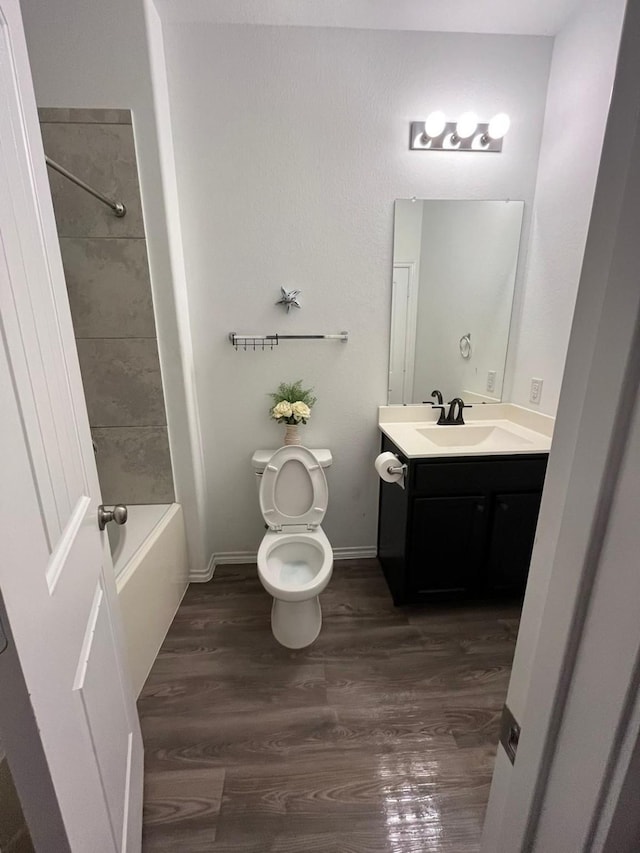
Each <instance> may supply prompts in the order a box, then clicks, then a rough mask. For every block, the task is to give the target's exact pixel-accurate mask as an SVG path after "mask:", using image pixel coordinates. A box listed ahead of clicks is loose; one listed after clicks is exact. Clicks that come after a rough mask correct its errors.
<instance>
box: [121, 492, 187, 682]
mask: <svg viewBox="0 0 640 853" xmlns="http://www.w3.org/2000/svg"><path fill="white" fill-rule="evenodd" d="M107 531H108V534H109V547H110V550H111V556H112V559H113V568H114V572H115V576H116V588H117V590H118V600H119V601H120V608H121V611H122V620H123V623H124V633H125V643H126V647H127V653H128V656H129V664H130V670H131V677H132V680H133V688H134V691H135V695H136V696H138V695H139V693H140V690H141V689H142V686H143V684H144V682H145V680H146V678H147V675H148V674H149V670H150V669H151V666H152V664H153V662H154V660H155V658H156V655H157V654H158V650H159V649H160V646H161V645H162V641H163V640H164V638H165V636H166V633H167V631H168V629H169V626H170V625H171V621H172V619H173V617H174V615H175V612H176V610H177V609H178V605H179V604H180V601H181V600H182V596H183V595H184V592H185V589H186V588H187V577H188V573H189V568H188V563H187V547H186V540H185V532H184V520H183V517H182V507H181V506H180V504H176V503H174V504H149V505H140V506H129V517H128V519H127V523H126V524H124V525H122V526H121V527H118V526H117V525H116V524H109V525H107Z"/></svg>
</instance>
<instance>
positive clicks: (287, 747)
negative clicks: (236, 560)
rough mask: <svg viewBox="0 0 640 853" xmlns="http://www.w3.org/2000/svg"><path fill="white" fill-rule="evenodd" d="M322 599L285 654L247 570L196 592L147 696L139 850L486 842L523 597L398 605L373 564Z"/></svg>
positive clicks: (338, 580)
mask: <svg viewBox="0 0 640 853" xmlns="http://www.w3.org/2000/svg"><path fill="white" fill-rule="evenodd" d="M321 601H322V609H323V617H324V621H323V627H322V632H321V634H320V637H319V638H318V640H317V641H316V642H315V643H314V644H313V645H312V646H311V647H310V648H308V649H303V650H301V651H290V650H287V649H284V648H282V647H281V646H279V645H278V644H277V643H276V641H275V640H274V639H273V637H272V635H271V630H270V625H269V610H270V605H271V599H270V597H269V596H268V595H267V593H266V592H265V591H264V589H263V588H262V586H261V585H260V582H259V581H258V578H257V574H256V567H255V566H221V567H219V568H218V569H217V570H216V576H215V578H214V580H213V581H211V582H210V583H208V584H194V585H192V586H191V587H190V588H189V590H188V592H187V594H186V596H185V599H184V602H183V603H182V605H181V606H180V609H179V611H178V613H177V615H176V618H175V620H174V622H173V625H172V626H171V629H170V631H169V634H168V636H167V639H166V641H165V643H164V645H163V646H162V649H161V651H160V654H159V656H158V659H157V661H156V663H155V664H154V667H153V669H152V671H151V674H150V675H149V678H148V680H147V683H146V685H145V687H144V690H143V692H142V695H141V697H140V700H139V710H140V715H141V720H142V731H143V737H144V742H145V750H146V772H145V822H144V853H165V851H171V853H200V851H207V853H223V851H224V853H238V851H243V853H315V851H317V852H318V853H425V851H442V853H471V851H477V850H478V847H479V840H480V832H481V828H482V821H483V816H484V811H485V807H486V802H487V798H488V794H489V784H490V780H491V774H492V769H493V761H494V755H495V749H496V743H497V732H498V720H499V715H500V709H501V707H502V704H503V702H504V699H505V696H506V691H507V684H508V679H509V672H510V668H511V660H512V657H513V650H514V645H515V636H516V631H517V624H518V616H519V608H517V607H515V606H510V605H503V604H500V605H464V606H451V605H447V606H438V607H435V608H434V607H430V608H424V609H417V608H396V607H394V606H393V604H392V602H391V598H390V596H389V593H388V591H387V587H386V584H385V582H384V580H383V578H382V574H381V571H380V569H379V567H378V564H377V562H376V561H375V560H363V561H348V562H339V563H337V564H336V566H335V569H334V574H333V577H332V579H331V582H330V584H329V587H328V588H327V590H326V591H325V592H324V594H323V595H322V597H321Z"/></svg>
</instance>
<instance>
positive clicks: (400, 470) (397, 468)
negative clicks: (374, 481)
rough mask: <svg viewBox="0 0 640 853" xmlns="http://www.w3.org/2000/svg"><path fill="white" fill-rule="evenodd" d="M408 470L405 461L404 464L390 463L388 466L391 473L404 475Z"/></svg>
mask: <svg viewBox="0 0 640 853" xmlns="http://www.w3.org/2000/svg"><path fill="white" fill-rule="evenodd" d="M406 470H407V466H406V465H405V464H404V462H403V463H402V465H389V466H387V471H388V472H389V474H402V475H404V473H405V472H406Z"/></svg>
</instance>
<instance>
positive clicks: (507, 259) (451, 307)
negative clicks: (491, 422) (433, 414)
mask: <svg viewBox="0 0 640 853" xmlns="http://www.w3.org/2000/svg"><path fill="white" fill-rule="evenodd" d="M523 210H524V202H521V201H446V200H445V201H442V200H415V199H401V200H398V201H396V206H395V229H394V253H393V255H394V267H393V289H392V311H391V349H390V358H389V403H421V402H423V401H425V400H428V399H429V396H430V394H431V391H432V390H433V389H434V388H439V389H440V390H441V391H442V393H443V394H444V395H445V398H446V399H451V398H453V397H457V396H461V397H463V398H464V399H465V400H467V401H469V402H475V403H481V402H500V400H501V399H502V388H503V383H504V370H505V363H506V357H507V348H508V342H509V326H510V322H511V311H512V304H513V293H514V285H515V280H516V271H517V261H518V248H519V244H520V232H521V228H522V215H523Z"/></svg>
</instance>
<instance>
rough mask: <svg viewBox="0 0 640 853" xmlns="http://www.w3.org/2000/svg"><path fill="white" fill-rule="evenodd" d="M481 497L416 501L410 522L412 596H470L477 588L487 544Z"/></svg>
mask: <svg viewBox="0 0 640 853" xmlns="http://www.w3.org/2000/svg"><path fill="white" fill-rule="evenodd" d="M485 503H486V500H485V498H484V497H483V496H482V495H468V496H464V497H450V498H416V499H415V500H414V502H413V512H412V519H411V560H410V564H409V584H410V586H411V589H412V590H413V592H416V593H419V594H428V593H453V592H460V593H462V592H467V591H469V590H470V589H471V588H472V587H473V586H474V585H476V584H477V579H478V573H479V570H480V566H481V563H482V557H483V548H484V540H485V520H484V518H485Z"/></svg>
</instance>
